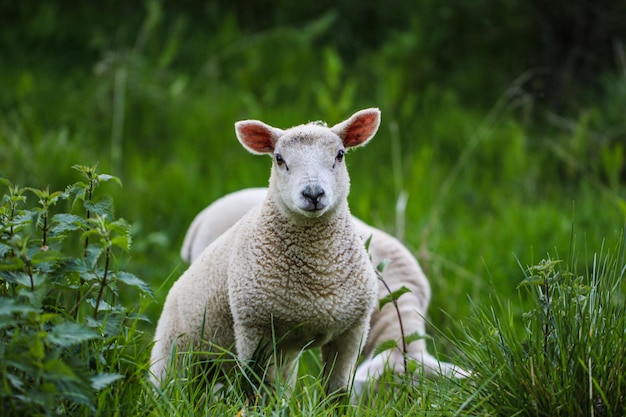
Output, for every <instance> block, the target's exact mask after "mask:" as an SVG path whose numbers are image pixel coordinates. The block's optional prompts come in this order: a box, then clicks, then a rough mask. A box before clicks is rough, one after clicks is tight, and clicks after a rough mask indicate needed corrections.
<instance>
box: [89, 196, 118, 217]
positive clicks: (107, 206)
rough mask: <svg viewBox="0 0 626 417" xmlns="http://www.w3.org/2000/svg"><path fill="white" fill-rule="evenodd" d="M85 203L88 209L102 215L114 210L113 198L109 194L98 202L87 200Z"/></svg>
mask: <svg viewBox="0 0 626 417" xmlns="http://www.w3.org/2000/svg"><path fill="white" fill-rule="evenodd" d="M83 204H84V207H85V208H86V209H87V210H89V211H91V212H92V213H96V214H99V215H100V216H104V215H105V214H109V213H112V212H113V200H112V199H111V198H110V197H108V196H107V197H105V198H103V199H102V200H100V201H97V202H93V201H85V202H84V203H83Z"/></svg>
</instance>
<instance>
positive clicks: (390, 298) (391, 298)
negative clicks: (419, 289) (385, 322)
mask: <svg viewBox="0 0 626 417" xmlns="http://www.w3.org/2000/svg"><path fill="white" fill-rule="evenodd" d="M407 292H411V290H410V289H408V288H407V287H405V286H404V285H403V286H402V287H400V288H398V289H397V290H395V291H393V292H392V293H391V294H387V295H386V296H384V297H383V298H381V299H380V300H378V309H379V310H382V309H383V307H384V306H385V305H387V304H389V303H390V302H392V301H394V300H397V299H398V298H400V297H401V296H402V295H403V294H406V293H407Z"/></svg>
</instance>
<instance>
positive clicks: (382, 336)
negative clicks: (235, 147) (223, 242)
mask: <svg viewBox="0 0 626 417" xmlns="http://www.w3.org/2000/svg"><path fill="white" fill-rule="evenodd" d="M266 194H267V188H249V189H244V190H240V191H236V192H233V193H231V194H228V195H226V196H224V197H222V198H220V199H218V200H216V201H214V202H213V203H212V204H210V205H209V206H208V207H206V208H205V209H204V210H202V211H201V212H200V213H199V214H198V215H197V216H196V218H195V219H194V220H193V222H192V224H191V225H190V227H189V229H188V231H187V234H186V235H185V240H184V242H183V246H182V249H181V256H182V258H183V259H184V260H186V261H187V262H194V261H195V259H196V258H197V257H198V255H199V254H200V253H201V252H202V250H203V249H204V248H205V247H206V246H208V245H209V244H210V243H211V242H212V241H213V240H215V239H216V238H217V237H219V236H220V235H222V234H223V233H225V232H226V231H227V230H228V229H229V228H230V227H231V226H232V225H233V224H234V223H235V222H236V221H237V219H238V218H240V217H242V216H244V215H245V214H246V213H247V212H248V211H250V210H253V209H254V207H256V206H258V205H260V204H261V203H262V201H263V200H264V198H265V196H266ZM352 219H353V222H354V225H355V227H356V231H357V233H358V234H359V236H360V237H361V239H362V241H364V242H365V241H367V239H369V238H370V236H371V242H370V245H369V255H370V257H371V263H372V266H373V267H376V266H377V265H378V264H379V263H380V262H381V261H382V260H383V259H387V260H389V261H390V262H389V263H388V265H387V266H386V267H385V269H384V279H385V282H386V283H387V285H389V287H390V289H391V291H395V290H397V289H399V288H401V287H402V286H406V287H407V288H408V289H409V290H411V292H409V293H406V294H404V295H402V296H401V297H400V298H399V299H398V306H399V309H400V314H401V316H402V321H403V326H404V333H405V335H409V334H413V333H416V332H417V333H418V334H422V335H425V334H426V328H425V320H424V317H425V315H426V311H427V309H428V304H429V301H430V296H431V292H430V285H429V283H428V280H427V278H426V276H425V274H424V273H423V271H422V269H421V267H420V266H419V263H418V262H417V260H416V259H415V257H414V256H413V255H412V254H411V253H410V251H409V250H408V249H407V248H406V247H405V246H404V245H402V243H400V241H398V240H397V239H396V238H394V237H392V236H391V235H389V234H387V233H385V232H383V231H381V230H379V229H377V228H374V227H372V226H369V225H368V224H366V223H364V222H363V221H361V220H359V219H357V218H355V217H353V218H352ZM378 285H379V288H378V297H379V298H382V297H384V296H385V295H387V294H388V290H387V288H385V286H384V284H383V283H382V281H379V284H378ZM401 335H402V332H401V331H400V323H399V321H398V317H397V312H396V310H395V308H394V307H393V305H392V304H391V303H389V304H387V305H385V306H384V307H383V309H382V310H378V309H376V310H375V311H374V312H373V314H372V317H371V320H370V333H369V337H368V339H367V342H366V344H365V347H364V349H363V356H364V358H365V359H364V361H363V362H362V363H361V365H360V366H359V367H358V370H357V373H356V376H355V387H356V389H357V390H360V389H362V388H363V384H364V383H365V382H366V381H367V380H368V379H376V378H378V377H379V376H380V375H381V373H382V372H383V370H384V369H386V368H387V369H390V370H393V371H395V372H398V373H403V372H404V360H403V358H402V354H401V352H400V351H399V350H387V351H385V352H383V353H381V354H379V355H376V356H374V355H373V353H374V350H375V349H376V347H377V346H378V345H379V344H380V343H381V342H384V341H386V340H389V339H395V340H398V341H399V346H400V339H401ZM407 350H408V353H409V355H410V356H411V357H412V358H414V359H416V360H417V361H418V362H420V363H422V364H423V366H424V370H425V372H426V373H428V374H439V373H442V374H445V375H449V376H459V377H462V376H467V374H466V372H465V371H463V370H461V369H459V368H457V367H455V366H454V365H453V364H450V363H446V362H439V361H438V360H437V359H436V358H434V357H433V356H431V355H430V354H429V353H428V352H427V350H426V342H425V340H423V339H421V340H417V341H414V342H412V343H410V344H409V345H408V346H407Z"/></svg>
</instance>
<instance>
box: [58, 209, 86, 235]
mask: <svg viewBox="0 0 626 417" xmlns="http://www.w3.org/2000/svg"><path fill="white" fill-rule="evenodd" d="M52 223H53V224H54V226H53V227H52V229H50V231H51V233H53V234H59V233H65V232H73V231H75V230H79V229H82V228H85V227H86V226H87V223H85V220H83V218H82V217H80V216H77V215H75V214H69V213H60V214H56V215H54V216H53V217H52Z"/></svg>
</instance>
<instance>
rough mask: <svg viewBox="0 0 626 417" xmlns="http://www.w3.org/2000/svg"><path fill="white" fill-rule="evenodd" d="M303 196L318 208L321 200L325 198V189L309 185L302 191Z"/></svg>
mask: <svg viewBox="0 0 626 417" xmlns="http://www.w3.org/2000/svg"><path fill="white" fill-rule="evenodd" d="M302 196H303V197H304V198H306V199H307V200H309V201H310V202H311V204H312V205H313V207H317V204H318V203H319V202H320V199H321V198H322V197H323V196H324V189H323V188H322V187H320V186H319V185H307V186H306V187H305V188H304V190H302Z"/></svg>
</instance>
